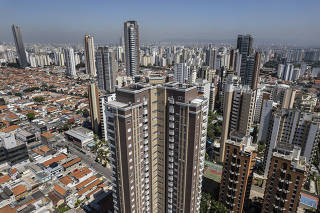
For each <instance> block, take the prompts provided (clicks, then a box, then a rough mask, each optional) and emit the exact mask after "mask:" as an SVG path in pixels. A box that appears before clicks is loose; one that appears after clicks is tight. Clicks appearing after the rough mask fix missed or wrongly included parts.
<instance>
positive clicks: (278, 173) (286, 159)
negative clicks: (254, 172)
mask: <svg viewBox="0 0 320 213" xmlns="http://www.w3.org/2000/svg"><path fill="white" fill-rule="evenodd" d="M307 171H308V170H307V164H306V162H305V161H304V159H303V158H301V157H300V150H299V149H297V148H295V147H294V146H288V144H282V145H280V144H279V145H278V147H277V150H276V151H275V152H273V153H272V158H271V161H270V167H269V171H268V178H267V184H266V188H265V193H264V201H263V206H262V212H263V213H264V212H283V213H288V212H297V208H298V206H299V203H300V192H301V188H302V186H303V184H304V181H305V179H306V175H307Z"/></svg>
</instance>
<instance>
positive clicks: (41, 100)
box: [33, 96, 45, 103]
mask: <svg viewBox="0 0 320 213" xmlns="http://www.w3.org/2000/svg"><path fill="white" fill-rule="evenodd" d="M44 100H45V99H44V97H42V96H38V97H34V98H33V101H34V102H37V103H42V102H44Z"/></svg>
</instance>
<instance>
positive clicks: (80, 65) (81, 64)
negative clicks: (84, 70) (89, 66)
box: [76, 62, 86, 70]
mask: <svg viewBox="0 0 320 213" xmlns="http://www.w3.org/2000/svg"><path fill="white" fill-rule="evenodd" d="M85 66H86V65H85V64H84V63H82V62H81V63H80V64H77V65H76V69H77V70H78V69H79V68H81V67H85Z"/></svg>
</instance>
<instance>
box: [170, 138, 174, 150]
mask: <svg viewBox="0 0 320 213" xmlns="http://www.w3.org/2000/svg"><path fill="white" fill-rule="evenodd" d="M169 141H170V138H169ZM170 142H171V141H170ZM172 142H173V141H172ZM169 149H174V144H169Z"/></svg>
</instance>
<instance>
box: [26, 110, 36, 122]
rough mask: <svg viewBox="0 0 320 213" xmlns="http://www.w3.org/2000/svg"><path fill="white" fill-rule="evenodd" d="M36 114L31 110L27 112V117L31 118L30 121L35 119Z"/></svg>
mask: <svg viewBox="0 0 320 213" xmlns="http://www.w3.org/2000/svg"><path fill="white" fill-rule="evenodd" d="M35 117H36V115H35V114H34V113H33V112H29V113H28V114H27V118H28V119H29V121H32V120H33V119H35Z"/></svg>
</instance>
